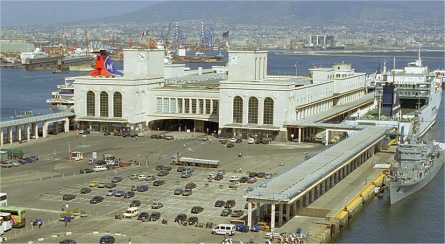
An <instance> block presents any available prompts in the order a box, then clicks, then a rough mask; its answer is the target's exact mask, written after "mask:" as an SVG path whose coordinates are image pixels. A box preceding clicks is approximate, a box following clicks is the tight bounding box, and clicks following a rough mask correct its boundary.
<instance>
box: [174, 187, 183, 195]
mask: <svg viewBox="0 0 445 244" xmlns="http://www.w3.org/2000/svg"><path fill="white" fill-rule="evenodd" d="M182 192H183V190H182V189H181V188H176V189H175V192H174V193H173V195H182Z"/></svg>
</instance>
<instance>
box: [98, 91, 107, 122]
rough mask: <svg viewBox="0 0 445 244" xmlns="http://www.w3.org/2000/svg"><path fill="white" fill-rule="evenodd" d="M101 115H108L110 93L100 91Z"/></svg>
mask: <svg viewBox="0 0 445 244" xmlns="http://www.w3.org/2000/svg"><path fill="white" fill-rule="evenodd" d="M100 117H108V93H106V92H104V91H103V92H101V93H100Z"/></svg>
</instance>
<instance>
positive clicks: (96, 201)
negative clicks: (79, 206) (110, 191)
mask: <svg viewBox="0 0 445 244" xmlns="http://www.w3.org/2000/svg"><path fill="white" fill-rule="evenodd" d="M103 200H104V197H102V196H94V197H93V198H92V199H91V200H90V203H91V204H96V203H101V202H102V201H103Z"/></svg>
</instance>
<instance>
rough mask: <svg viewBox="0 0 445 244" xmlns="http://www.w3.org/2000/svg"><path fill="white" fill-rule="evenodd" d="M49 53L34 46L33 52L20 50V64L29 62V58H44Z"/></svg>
mask: <svg viewBox="0 0 445 244" xmlns="http://www.w3.org/2000/svg"><path fill="white" fill-rule="evenodd" d="M46 57H49V55H48V54H47V53H45V52H42V51H41V50H40V48H36V49H35V50H34V51H33V52H22V53H21V54H20V61H21V62H22V64H29V63H30V60H32V59H38V58H46Z"/></svg>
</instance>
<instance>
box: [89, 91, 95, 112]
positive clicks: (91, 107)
mask: <svg viewBox="0 0 445 244" xmlns="http://www.w3.org/2000/svg"><path fill="white" fill-rule="evenodd" d="M95 107H96V96H95V95H94V92H92V91H88V92H87V116H96V113H95Z"/></svg>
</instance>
